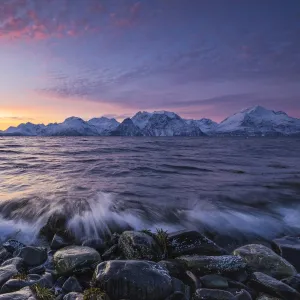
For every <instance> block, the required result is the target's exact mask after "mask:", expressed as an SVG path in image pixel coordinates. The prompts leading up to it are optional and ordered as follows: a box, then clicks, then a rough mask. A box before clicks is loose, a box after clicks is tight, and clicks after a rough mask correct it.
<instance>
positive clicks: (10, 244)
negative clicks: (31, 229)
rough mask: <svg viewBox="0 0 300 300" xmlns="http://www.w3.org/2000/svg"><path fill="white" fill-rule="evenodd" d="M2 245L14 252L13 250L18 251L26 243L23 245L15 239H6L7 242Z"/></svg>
mask: <svg viewBox="0 0 300 300" xmlns="http://www.w3.org/2000/svg"><path fill="white" fill-rule="evenodd" d="M3 247H4V248H5V249H6V250H7V251H8V252H10V253H14V252H15V251H18V250H20V249H22V248H24V247H26V245H24V244H23V243H21V242H19V241H17V240H8V241H7V242H5V243H4V244H3Z"/></svg>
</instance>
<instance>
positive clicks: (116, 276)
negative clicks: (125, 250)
mask: <svg viewBox="0 0 300 300" xmlns="http://www.w3.org/2000/svg"><path fill="white" fill-rule="evenodd" d="M95 279H96V282H97V286H99V287H100V288H101V289H103V290H104V291H105V292H106V293H107V294H108V296H109V297H110V298H111V299H112V300H118V299H139V300H164V299H165V298H167V297H168V296H169V295H170V294H171V293H172V278H171V276H170V275H169V272H168V271H167V270H166V269H165V268H163V267H162V266H161V265H159V264H157V263H155V262H151V261H140V260H123V261H121V260H119V261H117V260H115V261H106V262H103V263H101V264H99V265H98V266H97V268H96V270H95Z"/></svg>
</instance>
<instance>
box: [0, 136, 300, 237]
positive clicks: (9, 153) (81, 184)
mask: <svg viewBox="0 0 300 300" xmlns="http://www.w3.org/2000/svg"><path fill="white" fill-rule="evenodd" d="M55 212H60V213H64V214H66V216H67V217H68V219H69V224H68V226H69V228H70V230H72V231H73V232H74V234H76V236H77V238H78V239H84V238H87V237H98V236H102V235H103V234H104V233H107V232H110V231H115V230H117V229H119V228H134V229H153V230H154V229H155V228H160V227H162V228H164V229H166V230H168V231H169V232H171V231H174V230H178V229H182V228H190V229H197V230H206V231H207V230H210V231H215V232H219V233H223V234H226V235H254V236H261V237H263V238H272V237H275V236H279V235H282V234H300V139H299V138H298V139H296V138H294V139H292V138H248V139H247V138H186V137H184V138H183V137H173V138H162V137H160V138H150V137H149V138H147V137H141V138H138V137H134V138H130V137H57V138H56V137H47V138H40V137H25V138H23V137H5V138H2V139H0V236H1V238H2V239H5V238H8V237H17V238H18V239H19V240H23V241H25V242H29V241H32V240H34V239H36V237H37V234H38V231H39V229H40V228H41V226H43V225H44V224H45V222H46V221H47V219H48V217H49V216H50V215H51V214H53V213H55Z"/></svg>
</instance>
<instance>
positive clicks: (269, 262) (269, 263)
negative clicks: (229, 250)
mask: <svg viewBox="0 0 300 300" xmlns="http://www.w3.org/2000/svg"><path fill="white" fill-rule="evenodd" d="M233 254H235V255H238V256H240V257H242V258H243V259H244V260H245V261H246V262H247V264H248V265H249V266H250V267H252V268H253V269H254V271H258V272H263V273H265V274H268V275H270V276H273V277H275V278H279V279H281V278H284V277H289V276H293V275H296V274H297V272H296V269H295V267H294V266H293V265H291V264H290V263H289V262H288V261H287V260H285V259H284V258H282V257H281V256H279V255H278V254H276V253H275V252H274V251H272V250H271V249H269V248H268V247H266V246H263V245H258V244H250V245H245V246H243V247H240V248H238V249H236V250H234V252H233Z"/></svg>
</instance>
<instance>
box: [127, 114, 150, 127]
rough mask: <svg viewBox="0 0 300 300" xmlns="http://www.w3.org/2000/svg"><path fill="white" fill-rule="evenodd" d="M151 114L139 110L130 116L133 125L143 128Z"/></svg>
mask: <svg viewBox="0 0 300 300" xmlns="http://www.w3.org/2000/svg"><path fill="white" fill-rule="evenodd" d="M152 115H153V113H149V112H147V111H139V112H138V113H136V114H135V115H134V116H133V117H132V118H131V120H132V122H133V123H134V125H136V126H137V127H139V128H140V129H144V128H145V126H146V125H147V123H148V121H149V119H150V118H151V116H152Z"/></svg>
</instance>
